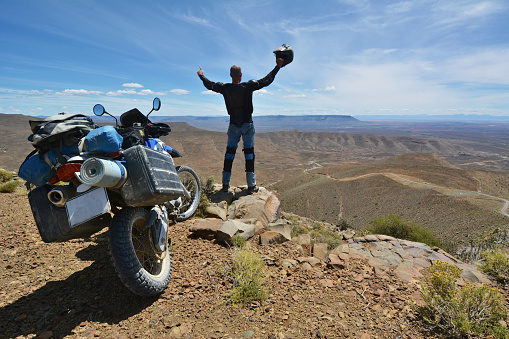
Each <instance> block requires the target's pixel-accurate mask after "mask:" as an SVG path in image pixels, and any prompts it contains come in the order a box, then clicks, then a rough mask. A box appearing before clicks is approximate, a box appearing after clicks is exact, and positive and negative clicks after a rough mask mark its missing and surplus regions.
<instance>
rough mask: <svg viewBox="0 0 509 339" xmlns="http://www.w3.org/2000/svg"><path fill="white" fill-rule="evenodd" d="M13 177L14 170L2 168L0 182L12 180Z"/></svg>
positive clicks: (0, 169)
mask: <svg viewBox="0 0 509 339" xmlns="http://www.w3.org/2000/svg"><path fill="white" fill-rule="evenodd" d="M13 178H14V176H13V174H12V172H9V171H6V170H4V169H2V168H0V183H3V182H7V181H11V180H12V179H13Z"/></svg>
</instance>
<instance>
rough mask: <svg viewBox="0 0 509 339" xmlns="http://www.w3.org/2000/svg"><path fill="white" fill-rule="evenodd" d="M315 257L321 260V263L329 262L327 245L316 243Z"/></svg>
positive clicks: (314, 248)
mask: <svg viewBox="0 0 509 339" xmlns="http://www.w3.org/2000/svg"><path fill="white" fill-rule="evenodd" d="M313 257H315V258H317V259H320V260H321V261H324V262H327V244H326V243H316V244H315V245H314V246H313Z"/></svg>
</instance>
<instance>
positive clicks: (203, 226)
mask: <svg viewBox="0 0 509 339" xmlns="http://www.w3.org/2000/svg"><path fill="white" fill-rule="evenodd" d="M222 224H223V220H221V219H216V218H207V219H197V220H196V222H195V223H194V224H193V225H191V227H189V231H190V232H192V233H193V234H194V235H196V236H198V237H201V238H204V239H208V240H212V239H214V238H215V237H216V233H217V230H218V229H219V228H220V227H221V225H222Z"/></svg>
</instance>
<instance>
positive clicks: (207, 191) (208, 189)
mask: <svg viewBox="0 0 509 339" xmlns="http://www.w3.org/2000/svg"><path fill="white" fill-rule="evenodd" d="M200 181H201V182H203V180H202V179H200ZM213 193H214V178H212V177H210V178H208V179H207V180H206V181H205V185H204V186H202V189H201V199H200V204H199V205H198V208H197V209H196V213H195V217H197V218H206V217H207V207H209V205H210V199H209V196H211V195H212V194H213Z"/></svg>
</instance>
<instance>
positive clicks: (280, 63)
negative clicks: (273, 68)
mask: <svg viewBox="0 0 509 339" xmlns="http://www.w3.org/2000/svg"><path fill="white" fill-rule="evenodd" d="M283 62H285V61H284V60H283V59H281V58H277V59H276V65H278V66H279V67H283ZM200 69H201V67H200Z"/></svg>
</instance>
